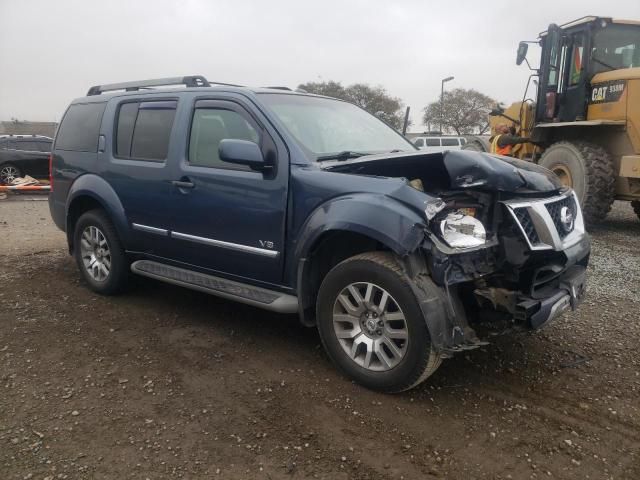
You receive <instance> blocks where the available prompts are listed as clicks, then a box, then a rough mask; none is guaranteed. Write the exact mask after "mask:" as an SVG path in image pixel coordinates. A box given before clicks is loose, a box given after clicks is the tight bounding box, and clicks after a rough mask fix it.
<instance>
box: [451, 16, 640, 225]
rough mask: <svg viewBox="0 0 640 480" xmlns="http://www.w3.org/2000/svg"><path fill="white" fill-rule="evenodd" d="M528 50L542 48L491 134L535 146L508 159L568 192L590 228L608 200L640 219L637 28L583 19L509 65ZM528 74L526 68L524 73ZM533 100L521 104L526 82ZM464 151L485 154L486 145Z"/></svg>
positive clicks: (547, 35) (473, 142) (493, 117)
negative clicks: (504, 129) (531, 166)
mask: <svg viewBox="0 0 640 480" xmlns="http://www.w3.org/2000/svg"><path fill="white" fill-rule="evenodd" d="M529 43H538V44H539V45H540V47H541V59H540V67H539V68H538V69H532V70H533V72H534V73H533V74H532V75H531V76H530V77H529V82H527V88H526V89H525V98H524V99H523V101H521V102H517V103H514V104H513V105H511V106H510V107H509V108H507V109H501V108H497V109H496V110H494V111H492V112H491V114H490V124H491V131H492V134H495V128H496V126H498V125H500V124H506V125H508V126H510V127H513V129H514V130H515V134H516V135H519V136H523V137H529V138H530V139H531V141H532V142H534V143H525V144H520V145H516V146H515V147H514V148H513V153H512V155H513V156H515V157H518V158H521V159H524V160H530V161H533V162H536V163H539V164H540V165H542V166H545V167H547V168H548V169H550V170H552V171H553V172H555V173H556V174H557V175H558V176H559V177H560V179H561V180H562V181H563V182H564V183H565V184H566V185H569V186H571V187H572V188H573V189H574V190H575V191H576V193H577V195H578V198H579V199H580V202H581V204H582V208H583V211H584V214H585V217H586V219H587V220H588V221H590V222H592V223H593V222H597V221H599V220H602V219H603V218H604V217H605V216H606V215H607V213H608V212H609V210H610V208H611V204H612V203H613V201H614V199H617V200H627V201H631V202H632V205H633V207H634V209H635V211H636V213H637V214H638V216H639V217H640V22H637V21H630V20H614V19H611V18H604V17H594V16H590V17H584V18H580V19H578V20H575V21H573V22H570V23H567V24H565V25H562V26H557V25H555V24H551V25H549V28H548V29H547V31H545V32H543V33H541V34H540V37H539V39H538V40H537V41H535V42H527V41H523V42H520V44H519V46H518V53H517V58H516V63H517V64H518V65H520V64H522V62H526V63H527V64H529V62H528V61H527V58H526V55H527V50H528V46H529V45H528V44H529ZM530 68H531V67H530ZM532 80H533V83H534V84H536V85H537V92H536V94H535V99H528V98H527V94H526V92H527V90H528V89H529V86H530V84H531V81H532ZM463 148H465V149H469V150H478V151H488V150H489V143H488V140H487V138H486V137H471V138H469V139H468V143H467V145H466V146H465V147H463Z"/></svg>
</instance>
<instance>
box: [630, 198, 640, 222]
mask: <svg viewBox="0 0 640 480" xmlns="http://www.w3.org/2000/svg"><path fill="white" fill-rule="evenodd" d="M631 208H633V211H634V212H636V215H637V216H638V219H639V220H640V200H634V201H633V202H631Z"/></svg>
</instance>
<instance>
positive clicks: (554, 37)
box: [547, 31, 560, 87]
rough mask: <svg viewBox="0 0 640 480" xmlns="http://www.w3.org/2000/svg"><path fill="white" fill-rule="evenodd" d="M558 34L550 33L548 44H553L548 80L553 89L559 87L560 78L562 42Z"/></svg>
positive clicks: (555, 32)
mask: <svg viewBox="0 0 640 480" xmlns="http://www.w3.org/2000/svg"><path fill="white" fill-rule="evenodd" d="M558 36H559V34H558V32H557V31H552V32H549V38H548V39H547V41H548V42H551V54H550V56H549V76H548V78H547V85H548V86H550V87H552V86H555V85H558V77H559V70H560V69H559V65H560V62H559V60H560V51H559V50H560V42H559V39H558Z"/></svg>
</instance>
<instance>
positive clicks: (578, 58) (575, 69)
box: [569, 34, 584, 86]
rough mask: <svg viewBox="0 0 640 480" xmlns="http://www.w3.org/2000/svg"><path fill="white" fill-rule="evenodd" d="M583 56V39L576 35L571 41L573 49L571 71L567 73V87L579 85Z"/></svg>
mask: <svg viewBox="0 0 640 480" xmlns="http://www.w3.org/2000/svg"><path fill="white" fill-rule="evenodd" d="M583 55H584V37H583V35H582V34H579V35H576V36H575V37H574V39H573V48H572V49H571V70H570V73H569V86H573V85H578V83H580V75H582V62H583V59H584V58H583Z"/></svg>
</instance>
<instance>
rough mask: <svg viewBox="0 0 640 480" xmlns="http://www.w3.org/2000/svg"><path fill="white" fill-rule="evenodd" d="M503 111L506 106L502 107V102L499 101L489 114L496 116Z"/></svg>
mask: <svg viewBox="0 0 640 480" xmlns="http://www.w3.org/2000/svg"><path fill="white" fill-rule="evenodd" d="M503 113H504V108H502V107H501V106H500V104H499V103H497V104H496V108H494V109H492V110H491V111H490V112H489V115H491V116H492V117H495V116H499V115H502V114H503Z"/></svg>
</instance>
